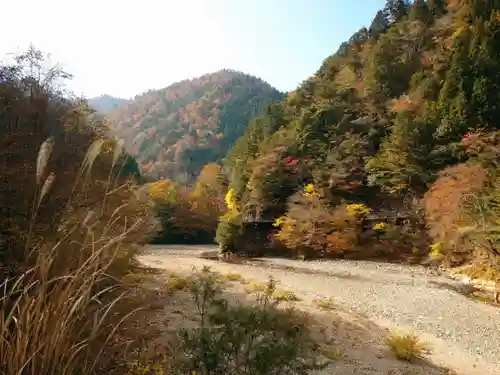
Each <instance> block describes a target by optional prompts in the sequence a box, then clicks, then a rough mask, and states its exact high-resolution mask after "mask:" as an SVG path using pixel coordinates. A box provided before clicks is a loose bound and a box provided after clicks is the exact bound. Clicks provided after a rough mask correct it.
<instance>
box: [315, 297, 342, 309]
mask: <svg viewBox="0 0 500 375" xmlns="http://www.w3.org/2000/svg"><path fill="white" fill-rule="evenodd" d="M314 304H315V305H316V306H318V307H319V308H321V309H324V310H334V309H335V308H336V307H337V305H336V304H335V301H334V300H333V299H332V298H318V299H315V300H314Z"/></svg>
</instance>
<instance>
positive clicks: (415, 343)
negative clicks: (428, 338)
mask: <svg viewBox="0 0 500 375" xmlns="http://www.w3.org/2000/svg"><path fill="white" fill-rule="evenodd" d="M387 346H388V347H389V349H390V350H391V352H393V353H394V355H395V356H396V358H398V359H401V360H403V361H408V362H411V361H412V360H414V359H417V358H422V357H423V356H424V355H425V354H429V353H430V348H429V345H428V344H426V343H424V342H422V341H421V340H420V339H419V338H418V336H417V335H415V334H413V333H408V334H399V333H394V332H393V333H391V334H390V335H389V336H388V337H387Z"/></svg>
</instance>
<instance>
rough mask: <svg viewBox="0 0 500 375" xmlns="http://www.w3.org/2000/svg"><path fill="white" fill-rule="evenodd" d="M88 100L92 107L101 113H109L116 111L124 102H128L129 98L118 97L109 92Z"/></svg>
mask: <svg viewBox="0 0 500 375" xmlns="http://www.w3.org/2000/svg"><path fill="white" fill-rule="evenodd" d="M87 101H88V103H89V106H90V107H92V108H94V109H95V110H96V111H97V112H99V113H101V114H107V113H109V112H111V111H114V110H115V109H117V108H118V107H120V106H121V105H122V104H125V103H126V102H128V100H127V99H122V98H117V97H114V96H112V95H109V94H102V95H99V96H96V97H94V98H90V99H88V100H87Z"/></svg>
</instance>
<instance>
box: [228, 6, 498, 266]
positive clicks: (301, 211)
mask: <svg viewBox="0 0 500 375" xmlns="http://www.w3.org/2000/svg"><path fill="white" fill-rule="evenodd" d="M498 71H500V1H498V0H494V1H491V0H450V1H444V0H427V1H425V0H415V1H413V2H411V3H410V2H409V1H406V0H388V1H387V3H386V6H385V7H384V8H383V9H381V10H380V11H379V12H378V13H377V14H376V15H375V17H374V19H373V22H372V23H371V25H370V26H369V27H368V28H362V29H360V30H359V31H358V32H356V33H355V34H354V35H353V36H352V37H351V38H350V39H349V41H347V42H345V43H343V44H342V45H341V46H340V48H339V49H338V51H337V52H336V53H335V54H333V55H332V56H329V57H328V58H326V59H325V61H324V62H323V64H322V66H321V67H320V68H319V69H318V71H317V72H316V74H315V75H313V76H312V77H310V78H309V79H308V80H306V81H305V82H304V83H303V84H302V85H301V86H300V87H299V88H298V89H297V90H296V91H294V92H293V93H290V94H289V95H288V97H287V98H286V99H285V100H284V101H283V102H281V103H277V104H275V105H273V106H272V108H271V109H270V110H269V111H268V113H267V114H266V115H264V116H261V117H259V118H256V119H254V120H253V121H252V123H251V124H250V125H249V127H248V128H247V130H246V133H245V135H244V136H243V137H241V138H240V139H239V140H238V141H237V143H236V144H235V147H234V148H233V149H232V150H231V151H230V153H229V155H228V157H227V158H226V162H225V163H226V169H227V170H229V180H230V186H231V189H232V190H231V197H232V199H233V201H232V203H231V206H232V207H237V210H233V212H232V213H228V215H226V217H225V218H224V219H223V220H222V221H221V224H220V226H219V242H222V243H223V244H224V243H225V242H227V243H229V242H231V236H232V234H229V235H228V233H233V234H234V233H236V232H237V231H236V232H235V228H236V227H238V225H239V224H238V223H239V222H240V221H241V220H244V219H245V218H248V217H254V216H257V217H260V218H265V219H276V220H277V222H276V226H277V227H278V229H279V231H278V234H277V238H279V239H280V240H282V242H284V243H285V244H286V245H287V246H288V247H291V248H293V249H298V250H300V249H304V248H309V249H313V250H316V251H319V252H321V253H328V252H330V253H331V252H336V251H340V250H345V249H349V248H354V247H355V246H354V245H355V244H356V243H358V242H359V233H358V235H356V234H355V233H354V232H353V231H354V229H353V230H351V229H349V228H350V227H352V225H351V226H349V225H348V226H347V227H346V225H345V223H347V222H350V223H351V224H353V223H354V222H356V220H358V219H360V218H361V217H366V216H367V215H368V214H369V213H379V216H380V217H383V216H384V215H385V214H382V212H387V211H397V212H400V213H401V214H402V215H406V216H413V217H416V218H421V219H422V218H423V217H424V216H425V219H426V225H427V228H428V229H429V231H428V233H427V234H429V236H430V241H431V242H430V243H432V241H433V243H432V249H433V251H434V250H435V252H436V253H439V257H441V256H443V257H444V258H447V259H448V260H450V259H451V258H453V259H452V260H450V261H453V262H454V261H457V260H456V259H455V258H456V257H455V255H456V252H455V250H457V249H458V248H460V249H461V252H462V255H461V258H460V259H463V257H464V256H468V255H464V254H466V253H467V251H469V250H470V252H471V253H472V252H473V251H476V250H477V249H479V248H480V249H481V251H486V253H487V254H488V255H490V259H493V258H494V257H495V255H496V256H498V255H500V253H499V251H500V246H499V238H500V236H499V233H500V230H499V229H498V224H495V220H498V219H499V218H500V210H499V207H500V205H498V200H496V198H495V197H497V198H498V197H500V180H498V178H496V175H497V170H498V166H499V164H498V162H499V161H500V158H499V157H498V152H496V151H498V150H499V148H498V146H499V140H498V138H499V137H498V129H500V107H499V103H500V75H499V74H498V73H497V72H498ZM495 150H496V151H495ZM495 155H496V156H495ZM464 163H465V164H464ZM303 188H304V189H305V190H303ZM471 194H474V196H476V197H481V198H478V201H479V200H480V201H481V202H483V203H484V207H483V208H484V211H483V212H487V213H488V214H487V220H486V222H488V224H487V225H486V224H484V226H483V227H482V228H480V229H479V228H478V224H477V219H476V218H475V217H476V216H475V215H476V214H477V211H478V207H475V206H474V207H472V206H473V205H472V204H469V203H470V202H468V201H467V199H468V198H467V197H470V196H471ZM422 198H424V201H423V202H424V203H423V204H422V203H421V199H422ZM423 211H425V212H423ZM423 214H425V215H423ZM495 215H498V216H495ZM344 216H345V217H344ZM356 218H357V219H356ZM344 219H345V220H344ZM349 220H351V221H349ZM341 223H344V224H341ZM379 224H380V225H379V227H377V228H378V229H377V230H379V232H380V233H382V232H384V231H383V230H382V228H387V223H384V222H381V223H379ZM318 228H320V229H319V230H318ZM460 228H468V229H467V230H465V229H464V233H463V235H462V234H460V235H458V234H457V233H458V232H457V231H458V230H459V229H460ZM415 230H416V229H411V234H412V235H413V236H414V238H419V239H422V238H424V237H425V234H426V233H423V234H422V233H416V232H415ZM386 232H387V231H385V232H384V233H386ZM465 232H467V233H465ZM394 233H397V231H396V232H394ZM394 233H393V234H394ZM454 233H455V234H454ZM386 234H387V233H386ZM380 238H381V237H378V238H377V241H379V240H380ZM400 240H401V239H400V238H399V239H397V241H400ZM384 241H386V242H385V243H384V245H383V246H381V247H382V248H391V246H389V244H388V243H387V241H389V239H386V240H384ZM390 241H393V242H394V241H396V240H395V239H394V238H393V239H390ZM390 241H389V242H390ZM397 241H396V242H397ZM401 241H402V242H405V243H406V244H407V245H408V246H410V251H411V246H412V247H413V248H415V247H418V246H419V245H418V244H417V243H416V242H414V241H413V240H409V239H405V240H404V241H403V240H401ZM379 242H380V241H379ZM420 242H422V241H420ZM465 242H467V243H469V245H464V243H465ZM471 243H472V244H471ZM478 243H480V245H478ZM399 245H400V246H399V248H398V250H401V249H402V248H403V247H404V246H402V245H401V244H399ZM421 245H425V243H424V244H421ZM466 249H467V250H466ZM435 255H436V254H435ZM491 256H493V258H491Z"/></svg>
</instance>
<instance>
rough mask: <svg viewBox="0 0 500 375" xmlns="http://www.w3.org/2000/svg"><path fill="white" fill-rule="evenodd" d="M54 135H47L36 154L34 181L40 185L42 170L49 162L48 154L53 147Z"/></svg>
mask: <svg viewBox="0 0 500 375" xmlns="http://www.w3.org/2000/svg"><path fill="white" fill-rule="evenodd" d="M54 143H55V141H54V137H49V138H47V139H46V140H45V141H43V143H42V144H41V146H40V150H39V151H38V156H37V159H36V183H37V185H40V183H41V180H42V176H43V172H44V171H45V168H46V167H47V164H48V162H49V158H50V154H51V153H52V149H53V147H54Z"/></svg>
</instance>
